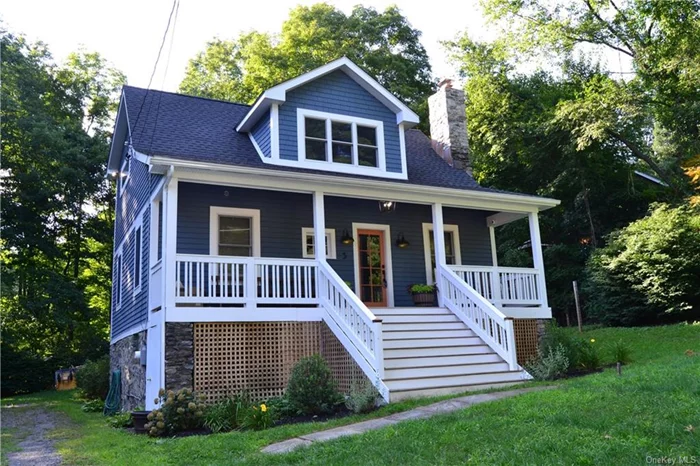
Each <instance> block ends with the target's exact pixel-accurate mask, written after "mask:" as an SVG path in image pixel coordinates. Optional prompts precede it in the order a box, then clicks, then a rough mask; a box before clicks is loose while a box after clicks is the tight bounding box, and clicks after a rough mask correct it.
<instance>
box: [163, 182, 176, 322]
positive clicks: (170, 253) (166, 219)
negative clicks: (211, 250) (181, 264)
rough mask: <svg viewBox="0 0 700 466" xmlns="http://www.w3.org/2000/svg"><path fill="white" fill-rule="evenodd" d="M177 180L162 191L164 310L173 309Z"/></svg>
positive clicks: (167, 184) (167, 183)
mask: <svg viewBox="0 0 700 466" xmlns="http://www.w3.org/2000/svg"><path fill="white" fill-rule="evenodd" d="M177 191H178V180H177V178H174V177H173V178H170V180H169V181H166V185H165V188H164V189H163V265H164V271H165V273H164V274H163V276H164V277H165V280H164V286H163V290H164V292H165V296H164V298H165V299H164V301H163V302H164V303H165V308H166V309H169V308H173V307H175V287H176V286H177V283H176V273H175V260H176V257H175V256H176V254H177Z"/></svg>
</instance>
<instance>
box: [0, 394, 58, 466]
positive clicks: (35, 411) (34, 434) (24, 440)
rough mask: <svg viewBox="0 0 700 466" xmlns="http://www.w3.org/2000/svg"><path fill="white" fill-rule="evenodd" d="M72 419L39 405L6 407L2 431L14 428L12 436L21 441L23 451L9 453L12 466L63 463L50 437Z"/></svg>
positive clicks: (39, 465) (8, 457) (3, 410)
mask: <svg viewBox="0 0 700 466" xmlns="http://www.w3.org/2000/svg"><path fill="white" fill-rule="evenodd" d="M67 424H69V421H68V419H66V418H65V416H63V415H61V414H60V413H56V412H53V411H49V410H47V409H44V408H42V407H39V406H35V405H14V406H12V405H11V406H3V407H2V428H3V430H4V429H13V431H12V437H14V438H15V439H17V440H19V442H18V445H17V446H18V447H19V451H13V452H8V453H7V455H6V457H7V460H8V464H9V466H27V465H32V466H55V465H59V464H61V463H62V461H61V455H59V454H58V452H57V451H56V448H55V446H54V439H52V438H49V434H50V433H51V431H52V430H54V429H56V428H58V427H65V426H66V425H67Z"/></svg>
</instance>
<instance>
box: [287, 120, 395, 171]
mask: <svg viewBox="0 0 700 466" xmlns="http://www.w3.org/2000/svg"><path fill="white" fill-rule="evenodd" d="M297 117H298V118H299V127H298V129H299V134H298V136H299V141H300V144H299V152H300V160H305V161H310V162H312V163H315V162H326V163H329V164H336V165H338V166H339V167H340V166H347V167H348V168H350V167H356V168H358V169H364V168H379V169H382V170H383V169H384V168H385V165H386V163H385V159H384V157H385V156H384V143H383V140H384V128H383V123H382V122H381V121H376V120H368V119H365V118H356V117H349V116H344V115H335V114H329V113H324V112H316V111H312V110H305V109H298V114H297ZM344 171H347V168H346V170H344Z"/></svg>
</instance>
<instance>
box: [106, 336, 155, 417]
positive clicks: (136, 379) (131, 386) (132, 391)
mask: <svg viewBox="0 0 700 466" xmlns="http://www.w3.org/2000/svg"><path fill="white" fill-rule="evenodd" d="M145 346H146V331H145V330H144V331H143V332H139V333H136V334H134V335H131V336H128V337H126V338H123V339H121V340H119V341H118V342H116V343H114V344H113V345H111V346H110V348H109V359H110V368H111V370H112V371H115V370H117V369H119V370H120V371H121V378H122V383H121V409H122V410H123V411H131V410H133V409H135V408H136V407H138V406H145V404H146V366H142V365H141V363H140V362H139V361H137V360H135V359H134V352H135V351H141V350H142V349H143V348H144V347H145Z"/></svg>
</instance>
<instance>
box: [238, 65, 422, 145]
mask: <svg viewBox="0 0 700 466" xmlns="http://www.w3.org/2000/svg"><path fill="white" fill-rule="evenodd" d="M336 70H342V71H343V72H345V74H347V75H348V76H350V78H352V79H353V80H354V81H355V82H356V83H357V84H359V85H360V86H362V88H363V89H365V90H366V91H367V92H369V93H370V94H371V95H373V96H374V97H375V98H376V99H377V100H379V101H380V102H382V103H383V104H384V105H386V106H387V107H388V108H389V109H391V110H392V111H393V112H394V113H395V114H396V124H401V123H403V124H404V125H405V126H406V128H410V127H412V126H415V125H417V124H418V123H419V122H420V118H418V115H416V113H415V112H413V110H411V109H410V108H408V106H407V105H406V104H404V103H403V102H401V101H400V100H399V99H397V98H396V97H395V96H394V95H393V94H391V93H390V92H389V91H387V90H386V89H385V88H384V87H383V86H382V85H381V84H379V83H378V82H377V81H376V80H375V79H374V78H372V77H371V76H370V75H369V74H367V73H366V72H365V71H364V70H362V68H360V67H359V66H357V65H356V64H354V63H353V62H352V61H351V60H350V59H349V58H347V57H342V58H339V59H337V60H334V61H332V62H330V63H328V64H326V65H323V66H321V67H319V68H316V69H315V70H312V71H309V72H308V73H305V74H302V75H301V76H298V77H296V78H294V79H290V80H289V81H285V82H283V83H280V84H278V85H276V86H274V87H271V88H270V89H268V90H266V91H265V92H263V93H262V95H261V96H260V97H258V99H257V100H256V101H255V104H253V107H252V108H251V109H250V110H249V111H248V113H247V114H246V116H245V117H244V118H243V120H242V121H241V122H240V123H239V124H238V126H237V127H236V131H239V132H247V131H250V130H251V129H252V128H253V126H254V125H255V123H257V121H258V119H259V118H260V117H261V116H262V115H264V114H265V112H267V111H268V110H269V109H270V107H271V106H272V104H282V103H284V102H285V101H286V100H287V92H288V91H291V90H293V89H295V88H297V87H300V86H303V85H304V84H306V83H308V82H310V81H313V80H315V79H318V78H320V77H321V76H324V75H327V74H329V73H332V72H333V71H336Z"/></svg>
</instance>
